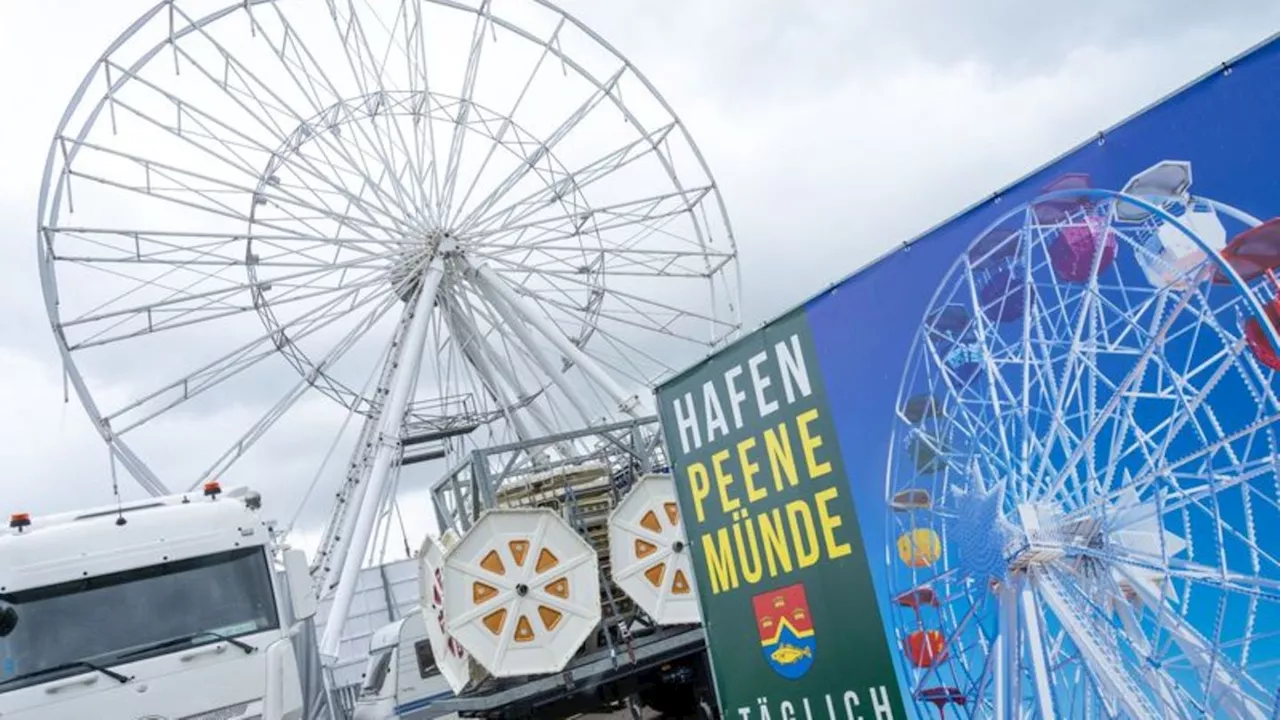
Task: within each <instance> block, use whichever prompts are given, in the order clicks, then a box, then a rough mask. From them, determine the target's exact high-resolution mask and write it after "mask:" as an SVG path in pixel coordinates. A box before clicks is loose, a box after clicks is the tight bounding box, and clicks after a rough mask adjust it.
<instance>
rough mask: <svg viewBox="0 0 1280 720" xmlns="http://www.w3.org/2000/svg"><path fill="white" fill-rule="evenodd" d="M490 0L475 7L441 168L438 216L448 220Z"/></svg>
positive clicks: (484, 0)
mask: <svg viewBox="0 0 1280 720" xmlns="http://www.w3.org/2000/svg"><path fill="white" fill-rule="evenodd" d="M489 3H490V0H481V1H480V7H479V8H477V9H476V11H475V13H476V21H475V26H474V28H473V30H472V33H471V49H470V51H469V52H468V53H467V69H466V71H465V73H464V75H463V78H462V92H461V94H460V101H459V103H458V116H457V119H456V120H455V123H454V126H453V139H452V141H451V142H450V143H449V158H448V160H447V161H446V164H445V171H444V188H443V191H444V195H443V197H441V199H440V217H442V218H445V222H446V223H448V222H450V221H451V220H452V219H453V212H452V210H453V208H452V205H453V199H454V198H453V195H454V192H455V190H456V188H457V185H458V165H459V163H460V162H461V161H462V148H463V143H464V142H465V141H466V136H467V133H466V132H465V128H466V125H467V120H468V115H469V114H470V113H471V99H472V97H473V95H474V93H475V89H476V79H477V77H478V76H479V73H480V55H481V53H482V52H483V50H484V44H485V43H484V39H485V34H484V32H485V30H486V29H488V27H489V22H490V18H489Z"/></svg>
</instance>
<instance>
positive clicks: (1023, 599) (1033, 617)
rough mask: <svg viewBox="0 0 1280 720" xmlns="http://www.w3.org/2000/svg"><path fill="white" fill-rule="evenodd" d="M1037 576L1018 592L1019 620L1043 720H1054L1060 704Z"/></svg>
mask: <svg viewBox="0 0 1280 720" xmlns="http://www.w3.org/2000/svg"><path fill="white" fill-rule="evenodd" d="M1036 582H1037V580H1036V576H1035V574H1032V575H1031V576H1030V577H1029V578H1028V579H1027V581H1026V582H1024V583H1022V587H1020V588H1019V589H1018V602H1019V604H1020V608H1019V610H1020V611H1021V612H1019V614H1018V617H1019V620H1020V621H1021V623H1022V628H1021V630H1022V637H1024V638H1025V639H1026V652H1027V654H1028V655H1029V656H1030V659H1031V681H1032V683H1033V686H1034V687H1033V697H1034V699H1035V707H1036V710H1037V711H1038V712H1039V717H1040V720H1053V718H1055V717H1056V716H1057V715H1056V713H1055V706H1056V703H1055V702H1054V694H1053V685H1052V684H1051V680H1050V678H1051V674H1050V669H1049V654H1048V647H1046V645H1045V638H1044V633H1045V626H1044V620H1043V618H1041V616H1040V604H1039V602H1038V599H1037V597H1036V593H1035V585H1036Z"/></svg>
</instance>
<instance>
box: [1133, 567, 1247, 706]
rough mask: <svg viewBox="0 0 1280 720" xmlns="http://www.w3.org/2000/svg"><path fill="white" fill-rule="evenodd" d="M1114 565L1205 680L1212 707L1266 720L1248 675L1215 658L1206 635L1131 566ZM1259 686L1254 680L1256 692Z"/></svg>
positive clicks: (1215, 652)
mask: <svg viewBox="0 0 1280 720" xmlns="http://www.w3.org/2000/svg"><path fill="white" fill-rule="evenodd" d="M1117 567H1118V568H1119V570H1120V574H1121V576H1122V577H1124V578H1125V579H1126V580H1128V581H1129V586H1130V587H1132V588H1133V589H1134V591H1135V592H1137V594H1138V597H1139V598H1140V599H1141V600H1142V602H1143V604H1144V605H1146V606H1147V607H1148V608H1149V609H1150V612H1151V613H1152V614H1153V615H1156V616H1157V622H1159V623H1160V626H1161V627H1163V628H1164V631H1165V632H1167V633H1169V635H1170V637H1172V639H1173V642H1174V644H1175V645H1177V646H1178V649H1179V650H1181V651H1182V654H1183V657H1185V658H1186V659H1187V660H1188V661H1189V662H1190V664H1191V667H1192V668H1194V669H1195V671H1196V674H1197V675H1199V676H1200V677H1201V678H1202V679H1203V680H1204V682H1205V685H1206V686H1207V688H1208V695H1209V696H1210V697H1211V698H1212V699H1213V703H1214V705H1215V707H1216V708H1217V709H1219V710H1220V711H1221V712H1223V713H1224V715H1225V716H1228V717H1235V718H1250V720H1268V719H1269V717H1270V714H1269V713H1268V712H1267V710H1266V708H1264V707H1263V706H1262V704H1261V703H1260V702H1258V701H1257V700H1256V699H1254V698H1252V697H1250V696H1249V695H1248V693H1247V692H1246V690H1245V687H1244V686H1245V683H1246V680H1247V679H1248V678H1247V676H1244V677H1241V676H1238V673H1239V671H1238V670H1236V669H1235V668H1230V669H1229V668H1228V667H1226V666H1225V664H1224V663H1223V662H1221V660H1220V659H1219V661H1218V662H1215V661H1214V658H1215V656H1217V655H1218V653H1217V651H1215V649H1214V647H1213V645H1212V644H1211V643H1210V642H1209V640H1208V639H1207V638H1205V637H1204V636H1203V635H1201V634H1200V633H1199V632H1198V631H1197V630H1196V629H1195V628H1194V627H1192V626H1191V625H1190V624H1189V623H1188V622H1187V621H1186V618H1184V617H1182V615H1181V614H1180V613H1178V612H1177V611H1175V610H1173V609H1172V608H1170V607H1169V604H1168V602H1167V600H1166V599H1165V598H1163V597H1160V596H1159V595H1157V594H1155V593H1153V592H1152V591H1151V587H1150V586H1149V585H1147V584H1146V583H1143V582H1142V579H1141V578H1139V577H1138V576H1137V575H1136V574H1135V573H1134V572H1133V571H1132V569H1130V568H1128V567H1126V566H1124V565H1118V566H1117ZM1258 687H1259V686H1258V685H1257V684H1256V681H1255V683H1254V689H1255V692H1256V691H1257V689H1258Z"/></svg>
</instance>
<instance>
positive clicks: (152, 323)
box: [60, 266, 381, 350]
mask: <svg viewBox="0 0 1280 720" xmlns="http://www.w3.org/2000/svg"><path fill="white" fill-rule="evenodd" d="M95 269H96V270H98V271H99V272H103V273H106V274H112V275H118V276H121V277H124V278H126V279H130V280H138V281H139V282H141V283H143V284H144V285H146V286H151V287H155V288H157V289H160V290H167V291H169V296H167V297H165V298H161V299H159V300H156V301H153V302H151V303H147V304H143V305H137V306H133V307H129V308H124V309H118V310H112V311H109V312H100V313H96V314H95V315H91V316H86V317H82V318H76V319H73V320H71V321H67V322H64V323H62V324H61V325H60V327H61V328H63V329H64V332H65V330H66V329H70V328H74V327H78V326H81V325H89V324H91V323H98V322H104V321H108V320H114V322H112V323H110V324H109V325H108V326H107V327H105V328H101V329H99V330H97V331H96V332H94V333H92V334H90V335H88V336H87V337H85V338H80V339H78V340H77V341H76V342H70V341H68V347H69V349H70V350H85V349H88V348H92V347H97V346H102V345H109V344H114V343H118V342H121V341H124V340H129V339H133V338H137V337H141V336H144V335H155V334H157V333H160V332H164V331H168V330H175V329H178V328H183V327H189V326H192V325H197V324H201V323H211V322H214V321H218V320H223V319H227V318H231V317H236V316H239V315H243V314H245V313H249V312H253V311H254V305H253V304H252V303H249V304H245V303H244V302H240V303H236V302H234V301H235V300H236V299H237V298H240V297H242V296H243V295H244V294H246V293H250V294H252V292H253V291H255V290H257V291H261V287H260V286H257V285H255V284H252V283H249V284H245V283H238V284H234V285H230V286H229V287H225V288H218V289H214V290H208V291H201V292H190V291H189V290H188V289H176V288H172V287H168V286H165V285H161V284H159V283H158V282H155V281H153V280H146V279H140V278H135V277H133V276H131V275H128V274H124V273H115V272H112V271H111V270H109V269H107V268H101V267H99V268H95ZM335 272H338V270H336V269H335V268H334V267H333V266H330V267H327V268H318V269H316V270H312V271H308V272H304V273H297V274H292V275H289V276H287V277H282V278H276V282H277V283H279V287H284V288H287V289H286V291H285V292H284V293H279V294H277V295H276V297H275V298H273V300H272V302H273V303H274V304H275V305H285V304H287V303H294V302H304V301H308V300H312V299H316V298H321V297H324V296H325V295H328V294H330V293H332V292H333V290H331V289H322V290H311V291H310V292H307V293H301V292H299V291H300V290H303V289H307V288H309V287H310V286H309V284H304V283H296V284H290V283H289V282H287V281H288V280H295V279H301V278H304V277H309V276H315V277H321V276H323V275H330V274H334V273H335ZM202 279H204V278H202ZM202 279H198V280H196V281H195V283H199V282H201V281H202ZM215 279H217V280H220V281H223V282H231V281H230V280H228V279H227V278H225V277H221V276H216V277H215ZM380 282H381V277H380V276H374V277H373V278H371V279H368V280H361V281H355V282H350V281H349V282H348V283H347V284H346V287H347V288H349V289H351V290H352V293H353V294H356V293H359V292H360V291H361V290H364V289H365V288H369V287H376V286H377V285H378V284H379V283H380ZM195 283H192V285H189V286H188V288H190V287H193V286H194V284H195ZM346 297H351V295H347V296H346ZM99 309H100V308H99ZM131 321H135V322H134V323H133V324H132V325H131V326H130V329H127V330H123V331H120V332H118V333H116V334H113V335H107V333H110V332H112V331H113V330H117V329H119V328H121V327H123V326H124V325H125V324H126V323H130V322H131ZM138 323H141V326H137V324H138Z"/></svg>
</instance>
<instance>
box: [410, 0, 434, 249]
mask: <svg viewBox="0 0 1280 720" xmlns="http://www.w3.org/2000/svg"><path fill="white" fill-rule="evenodd" d="M413 14H414V22H413V29H412V31H409V30H407V29H406V32H409V35H410V37H409V38H408V39H406V41H405V47H406V51H405V58H406V59H407V61H408V74H409V86H410V88H414V87H416V84H417V82H418V81H421V82H422V91H423V92H424V93H425V96H426V97H425V105H426V107H427V111H428V114H429V113H430V111H431V102H432V100H431V98H432V95H431V68H430V67H429V65H428V56H427V40H426V30H425V26H424V23H423V18H422V3H413ZM415 40H416V42H414V41H415ZM415 57H416V58H417V62H415ZM422 117H423V116H422V114H421V113H415V114H414V132H413V143H414V148H415V150H416V152H415V157H416V158H417V160H418V162H417V165H416V168H417V170H418V173H419V174H418V175H417V176H416V177H415V178H414V185H416V186H418V187H420V188H422V196H423V199H424V202H423V208H424V209H426V211H427V213H428V216H429V217H430V218H431V220H432V222H435V223H437V224H439V223H440V222H441V220H440V217H439V215H438V214H437V213H436V211H435V207H436V205H437V203H438V202H439V198H440V192H441V191H440V174H439V170H438V169H437V166H436V162H435V158H436V156H437V152H436V135H435V123H432V122H430V121H429V120H428V121H427V122H425V123H424V122H422V120H421V119H422ZM423 125H425V126H426V131H425V132H423ZM428 153H429V154H430V156H431V159H430V160H429V161H428V160H427V158H426V156H427V154H428ZM427 169H429V170H430V179H431V183H430V185H428V184H427V172H426V171H427Z"/></svg>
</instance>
